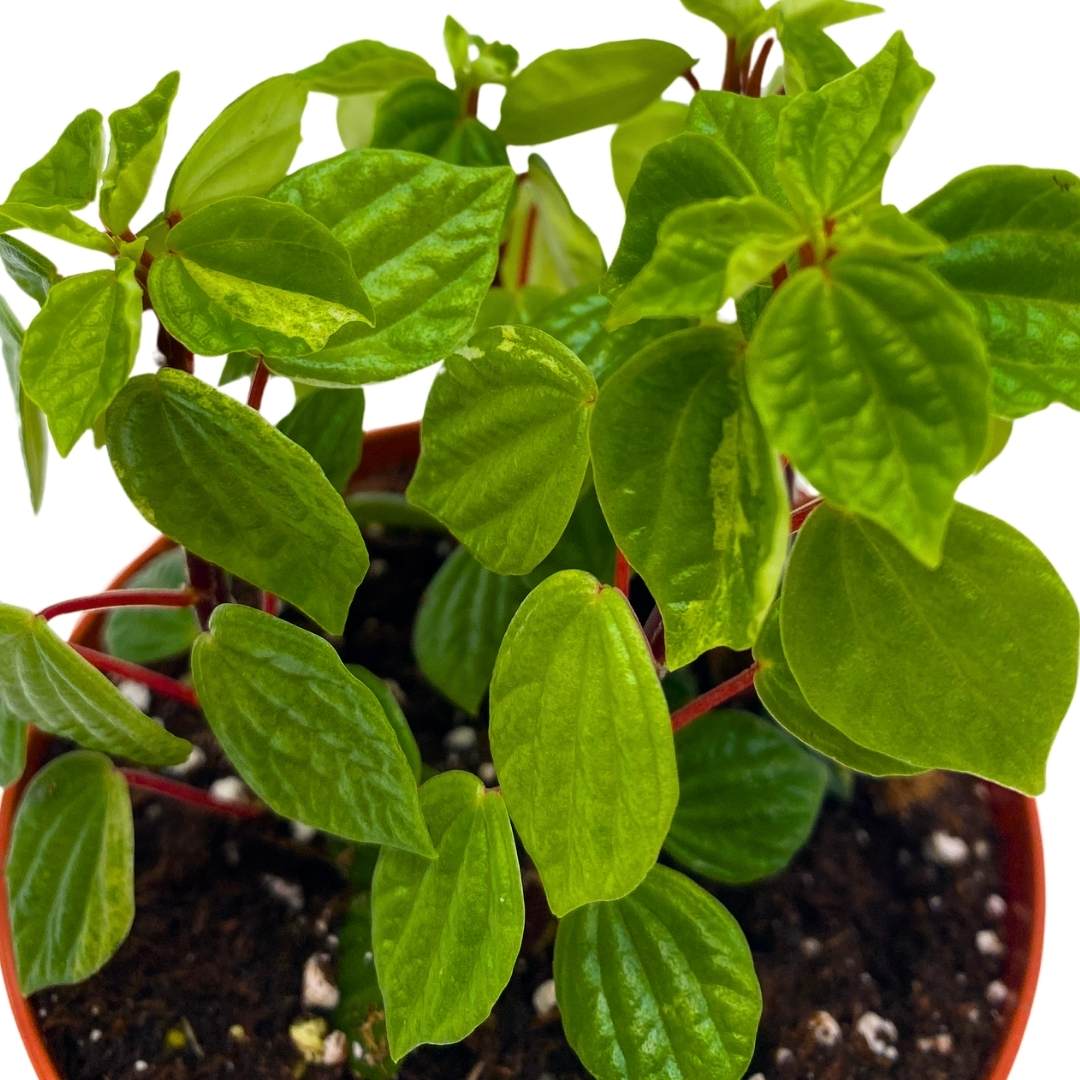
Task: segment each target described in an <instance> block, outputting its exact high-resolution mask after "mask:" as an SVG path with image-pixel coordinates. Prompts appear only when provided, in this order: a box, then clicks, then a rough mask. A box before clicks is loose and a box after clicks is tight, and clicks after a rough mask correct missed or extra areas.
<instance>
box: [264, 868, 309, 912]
mask: <svg viewBox="0 0 1080 1080" xmlns="http://www.w3.org/2000/svg"><path fill="white" fill-rule="evenodd" d="M262 883H263V885H265V886H266V891H267V892H268V893H269V894H270V895H271V896H272V897H273V898H274V899H275V900H277V901H279V902H280V903H282V904H284V905H285V906H286V907H287V908H289V910H290V911H303V909H304V889H303V886H302V885H299V884H297V883H296V882H295V881H286V880H285V879H284V878H282V877H278V876H277V874H263V876H262Z"/></svg>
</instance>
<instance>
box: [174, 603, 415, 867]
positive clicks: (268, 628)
mask: <svg viewBox="0 0 1080 1080" xmlns="http://www.w3.org/2000/svg"><path fill="white" fill-rule="evenodd" d="M191 670H192V673H193V674H194V676H195V686H196V689H197V690H198V693H199V701H200V702H201V704H202V707H203V710H204V711H205V713H206V719H207V721H208V722H209V724H210V727H211V728H212V729H213V732H214V735H215V736H216V737H217V739H218V741H219V742H220V743H221V745H222V748H223V749H224V751H225V753H226V754H227V755H228V757H229V760H230V761H231V762H232V763H233V765H235V766H236V769H237V771H238V772H239V773H240V775H241V776H242V777H243V779H244V782H245V783H247V784H248V786H249V787H251V789H252V790H253V791H254V792H255V793H256V794H257V795H258V796H259V797H260V798H261V799H263V800H264V801H265V802H266V803H267V804H268V805H269V806H270V807H272V808H273V809H274V810H276V811H277V812H278V813H279V814H282V815H283V816H285V817H289V818H293V819H294V820H296V821H302V822H303V823H304V824H306V825H311V826H314V827H315V828H317V829H322V830H324V831H325V832H329V833H333V834H335V835H337V836H343V837H345V838H346V839H349V840H357V841H361V842H364V843H371V844H389V845H390V846H392V847H401V848H404V849H405V850H408V851H413V852H417V853H418V854H419V855H422V856H424V857H430V855H431V854H432V848H431V842H430V840H429V839H428V834H427V829H426V827H425V826H424V822H423V818H422V817H421V816H420V804H419V801H418V799H417V794H416V778H415V776H414V774H413V771H412V767H411V766H410V764H409V762H408V760H407V759H406V757H405V754H404V752H403V751H402V749H401V745H400V744H399V742H398V737H397V735H396V734H395V732H394V729H393V727H392V726H391V723H390V721H389V720H388V719H387V717H386V714H385V713H384V711H383V707H382V705H380V704H379V701H378V700H377V699H376V697H375V696H374V694H372V693H371V691H370V690H368V688H367V687H366V686H364V684H363V683H362V682H361V681H360V680H359V679H357V678H355V677H354V676H353V675H351V674H350V673H349V671H348V669H347V668H346V667H345V665H344V664H343V663H342V662H341V660H340V659H338V656H337V653H335V652H334V650H333V647H332V646H331V645H330V643H329V642H327V641H326V640H324V639H323V638H321V637H318V636H317V635H315V634H312V633H309V632H308V631H307V630H303V629H301V628H300V627H298V626H293V625H292V624H291V623H287V622H285V621H284V620H282V619H277V618H274V617H273V616H272V615H267V614H265V613H263V612H261V611H256V610H255V609H254V608H248V607H240V606H238V605H236V604H225V605H223V606H221V607H218V608H216V609H215V610H214V614H213V616H212V618H211V620H210V630H209V632H208V633H206V634H203V635H202V636H201V637H200V638H199V639H198V640H197V641H196V642H195V647H194V649H193V650H192V654H191Z"/></svg>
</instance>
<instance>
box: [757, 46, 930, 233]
mask: <svg viewBox="0 0 1080 1080" xmlns="http://www.w3.org/2000/svg"><path fill="white" fill-rule="evenodd" d="M933 81H934V77H933V76H932V75H931V74H930V73H929V72H928V71H926V70H924V69H923V68H921V67H919V65H918V64H917V63H916V62H915V57H914V56H913V55H912V53H911V49H910V48H909V47H908V43H907V42H906V41H905V40H904V36H903V34H900V33H897V34H894V35H893V36H892V37H891V38H890V39H889V42H888V44H887V45H886V46H885V48H883V49H882V50H881V52H880V53H878V55H877V56H875V57H874V58H873V59H872V60H870V61H869V62H868V63H866V64H864V65H863V66H862V67H860V68H857V69H856V70H855V71H853V72H851V73H850V74H849V75H845V76H844V77H843V78H841V79H837V80H836V81H835V82H831V83H828V84H827V85H826V86H823V87H822V88H821V89H820V90H815V91H812V92H807V93H805V94H800V95H799V96H798V97H797V98H794V99H793V100H792V102H791V104H790V105H789V106H788V107H787V108H786V109H785V110H784V112H783V114H782V115H781V118H780V129H779V134H778V139H777V175H778V176H779V178H780V181H781V183H782V184H783V185H784V190H785V191H786V192H787V195H788V197H789V198H790V199H791V202H792V205H793V206H795V207H796V208H798V209H799V211H800V213H801V214H802V215H803V217H804V218H805V219H806V221H807V224H820V222H821V221H822V220H823V219H824V218H826V217H835V216H837V215H839V214H841V213H843V212H844V211H846V210H850V209H852V208H853V207H855V206H858V205H859V203H861V202H864V201H866V200H867V199H872V198H874V197H875V196H876V195H877V194H878V193H879V192H880V190H881V183H882V180H884V178H885V171H886V169H888V167H889V162H890V160H891V159H892V156H893V154H895V153H896V150H897V149H898V147H899V146H900V143H901V142H902V141H903V138H904V136H905V135H906V134H907V129H908V128H909V127H910V125H911V121H912V120H913V119H914V118H915V113H916V112H918V109H919V106H920V105H921V104H922V100H923V98H924V97H925V96H926V93H927V91H928V90H929V89H930V86H931V84H932V83H933Z"/></svg>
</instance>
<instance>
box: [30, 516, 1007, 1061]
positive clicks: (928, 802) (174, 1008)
mask: <svg viewBox="0 0 1080 1080" xmlns="http://www.w3.org/2000/svg"><path fill="white" fill-rule="evenodd" d="M367 538H368V546H369V548H370V550H371V555H372V566H371V571H370V572H369V575H368V578H367V579H366V581H365V582H364V584H363V585H362V587H361V589H360V592H359V593H358V596H357V603H356V605H355V607H354V614H353V617H352V618H351V619H350V622H349V625H348V627H347V629H346V633H345V637H344V640H343V641H342V642H340V643H339V644H340V646H341V649H342V652H343V655H344V656H345V658H346V659H347V660H350V661H356V662H359V663H363V664H365V665H366V666H368V667H369V668H371V669H372V670H373V671H375V672H377V673H378V674H379V675H381V676H383V677H385V678H388V679H391V680H393V683H394V684H396V686H397V688H398V689H399V690H400V692H401V694H400V696H401V699H402V702H403V705H404V708H405V712H406V714H407V715H408V717H409V719H410V721H411V722H412V724H413V726H414V729H415V730H416V733H417V738H418V741H419V743H420V746H421V750H422V752H423V755H424V759H425V761H427V762H430V763H433V764H439V765H441V766H442V767H446V768H464V769H470V770H473V771H476V772H477V773H478V774H479V775H481V776H482V777H484V778H485V779H487V780H488V781H489V782H491V772H490V757H489V755H488V752H487V742H486V738H485V729H486V723H485V722H484V720H483V718H481V720H480V722H479V723H478V724H477V725H476V726H475V727H473V726H472V724H471V722H470V721H469V719H468V718H467V717H465V716H464V715H463V714H461V713H459V712H457V711H456V710H454V709H453V708H452V707H451V706H449V705H448V704H447V703H446V702H445V701H444V700H443V699H442V698H441V697H440V696H439V695H438V694H437V693H436V692H435V691H434V690H433V689H432V688H431V687H429V686H428V685H427V683H426V682H425V681H424V679H423V678H422V677H421V675H420V673H419V671H418V670H417V668H416V666H415V663H414V661H413V660H412V653H411V649H410V647H409V640H410V627H411V621H412V614H413V612H414V611H415V608H416V604H417V601H418V599H419V596H420V594H421V592H422V591H423V588H424V587H425V585H426V584H427V582H428V581H429V580H430V579H431V577H432V575H433V573H434V572H435V570H436V569H437V567H438V565H439V564H440V562H441V561H442V559H443V558H445V556H446V554H447V552H448V551H449V545H448V543H447V542H446V541H441V540H438V539H436V538H433V537H432V536H431V535H425V534H413V533H405V532H395V533H385V534H384V533H382V532H381V531H380V530H377V529H376V530H371V531H369V532H368V537H367ZM391 566H392V567H393V573H388V570H389V568H390V567H391ZM174 673H175V672H174ZM153 711H154V713H155V715H158V716H160V717H161V718H162V719H164V720H165V721H166V722H167V723H168V725H169V726H170V728H171V729H172V730H174V731H177V732H178V733H182V734H185V735H188V736H189V737H191V738H193V740H194V741H195V742H196V743H197V745H198V746H199V747H200V748H201V750H202V751H203V753H204V755H205V761H204V762H202V763H201V764H199V765H198V766H197V767H195V768H194V769H192V770H191V771H190V773H189V774H188V775H186V776H185V777H184V779H185V781H187V782H189V783H194V784H197V785H199V786H207V785H209V784H210V783H211V782H212V781H213V780H214V779H216V778H220V777H221V776H223V775H227V774H228V772H229V769H228V765H227V763H226V762H225V761H224V759H223V758H222V756H221V753H220V750H219V749H218V748H217V746H216V745H215V743H214V741H213V739H212V737H211V736H210V735H209V733H208V732H207V731H206V729H205V728H204V727H203V725H202V723H201V721H200V720H199V718H198V717H196V716H194V715H192V714H190V713H185V712H184V711H183V710H181V709H179V708H178V707H177V706H175V705H173V704H172V703H169V702H157V701H155V702H154V710H153ZM985 795H986V791H985V787H984V786H983V785H981V784H980V783H978V782H977V781H972V780H969V779H966V778H962V777H953V776H944V775H933V776H930V777H924V778H919V779H915V780H911V781H896V782H888V783H873V782H867V781H860V782H858V783H857V784H856V785H855V789H854V793H853V794H852V796H851V798H850V799H847V800H841V799H835V798H830V799H829V801H828V802H827V804H826V806H825V809H824V810H823V813H822V816H821V820H820V822H819V824H818V827H817V831H816V834H815V836H814V838H813V840H812V841H811V842H810V844H809V845H808V846H807V848H806V849H805V850H804V851H803V852H802V853H801V854H800V855H799V856H798V857H797V858H796V859H795V860H794V862H793V863H792V865H791V866H790V867H788V869H787V870H786V871H785V872H784V873H782V874H781V875H779V876H778V877H776V878H774V879H772V880H770V881H768V882H764V883H759V884H758V885H756V886H754V887H750V888H738V889H734V888H718V887H713V886H709V885H708V883H707V882H702V884H705V885H706V886H707V887H710V888H712V891H713V892H714V893H716V895H717V896H718V897H719V898H720V899H721V900H722V901H723V902H724V903H725V904H726V905H727V906H728V907H729V908H730V909H731V910H732V912H733V913H734V914H735V915H736V917H737V918H738V919H739V922H740V923H741V924H742V926H743V928H744V930H745V932H746V934H747V937H748V939H749V941H750V945H751V947H752V949H753V951H754V956H755V961H756V965H757V970H758V974H759V976H760V979H761V984H762V990H763V993H764V998H765V1010H764V1017H763V1020H762V1026H761V1031H760V1035H759V1041H758V1050H757V1054H756V1056H755V1058H754V1061H753V1063H752V1065H751V1067H750V1070H749V1073H748V1076H751V1077H757V1074H760V1077H757V1080H761V1078H764V1080H879V1078H885V1077H889V1078H892V1080H981V1078H982V1076H983V1069H984V1068H985V1066H986V1063H987V1061H988V1059H989V1056H990V1054H991V1053H992V1050H993V1048H994V1046H995V1045H996V1043H997V1040H998V1036H999V1030H1000V1028H1001V1026H1002V1025H1003V1023H1004V1021H1005V1018H1006V1016H1007V1014H1008V1012H1009V1010H1010V1009H1011V1007H1012V1001H1011V998H1010V996H1009V994H1008V992H1007V991H1006V990H1005V988H1004V986H1003V985H1002V984H1001V982H1000V981H998V980H999V979H1000V977H1001V972H1002V970H1003V966H1004V959H1003V955H1002V949H1003V947H1004V946H1003V944H1002V940H1003V936H999V934H1003V932H1002V926H1003V921H1004V915H1005V910H1004V905H1003V902H1002V901H1001V899H1000V897H999V896H998V892H997V889H998V879H997V871H996V851H995V841H994V834H993V830H992V826H991V820H990V814H989V809H988V806H987V804H986V799H985ZM135 821H136V902H137V914H136V918H135V924H134V927H133V929H132V932H131V935H130V937H129V938H128V940H127V942H126V943H125V944H124V945H123V946H122V948H121V949H120V951H119V953H118V954H117V956H116V957H115V958H114V959H113V960H112V961H111V962H110V963H109V964H108V965H107V966H106V968H105V969H104V970H103V971H102V972H101V973H100V974H98V975H97V976H95V977H94V978H92V979H90V980H88V981H87V982H85V983H82V984H81V985H79V986H74V987H66V988H59V989H56V990H51V991H44V992H42V993H40V994H37V995H35V996H34V998H33V1006H34V1008H35V1009H36V1010H37V1013H38V1017H39V1023H40V1025H41V1028H42V1030H43V1032H44V1034H45V1038H46V1040H47V1043H48V1046H49V1049H50V1052H51V1054H52V1055H53V1060H54V1061H55V1062H56V1064H57V1066H58V1068H59V1070H60V1073H61V1075H62V1076H63V1077H65V1080H127V1078H129V1077H147V1078H151V1080H223V1078H235V1080H292V1078H295V1077H297V1076H300V1075H303V1076H306V1077H307V1078H308V1080H330V1078H334V1080H344V1078H345V1077H347V1076H348V1075H349V1073H348V1068H347V1066H337V1067H324V1066H308V1067H307V1071H306V1072H304V1071H303V1067H302V1065H301V1064H300V1055H299V1053H298V1051H297V1050H296V1048H295V1047H294V1045H293V1044H292V1041H291V1039H290V1035H289V1028H290V1025H291V1024H292V1023H293V1022H294V1021H295V1020H297V1019H298V1018H301V1017H303V1016H305V1015H307V1016H313V1015H317V1014H315V1013H310V1012H309V1013H305V1012H304V1009H303V1006H302V1002H301V980H302V972H303V969H304V965H305V963H306V962H307V960H308V959H309V957H311V956H312V955H313V954H317V953H319V954H329V956H330V957H333V955H334V952H335V948H336V945H337V939H336V936H335V931H336V929H337V927H338V925H339V924H340V920H341V918H342V914H343V912H344V910H345V907H346V904H347V901H348V887H347V885H346V882H345V878H344V876H343V874H342V872H341V870H340V869H339V866H338V864H337V863H336V862H335V861H334V859H333V858H331V856H330V854H329V852H328V850H327V849H326V847H325V844H324V842H323V841H322V840H321V839H318V838H316V839H315V840H312V841H309V840H307V839H306V838H303V837H301V838H300V839H298V838H297V836H296V835H295V834H294V833H293V831H292V830H291V829H290V828H289V826H288V825H286V824H285V823H283V822H279V821H275V820H273V819H269V818H268V819H262V820H260V821H257V822H238V821H226V820H222V819H219V818H216V817H210V816H207V815H205V814H201V813H199V812H197V811H191V810H188V809H186V808H184V807H181V806H178V805H177V804H175V803H171V802H168V801H165V800H162V799H159V798H157V797H155V796H150V795H146V794H143V793H136V794H135ZM522 865H523V867H524V872H525V887H526V909H527V917H526V932H525V943H524V947H523V950H522V955H521V958H520V960H519V962H518V966H517V969H516V971H515V973H514V975H513V978H512V979H511V982H510V985H509V987H508V988H507V990H506V991H505V992H504V993H503V995H502V997H501V998H500V1000H499V1003H498V1004H497V1006H496V1008H495V1011H494V1013H493V1015H492V1017H491V1018H490V1019H489V1020H488V1021H487V1022H486V1023H485V1024H483V1025H481V1027H480V1028H479V1029H478V1030H477V1031H476V1032H474V1033H473V1034H472V1035H471V1036H470V1037H469V1038H468V1039H466V1040H465V1042H463V1043H461V1044H459V1045H457V1046H452V1047H422V1048H420V1049H419V1050H417V1051H415V1052H414V1053H413V1054H411V1055H410V1056H409V1057H408V1059H407V1060H406V1061H405V1062H404V1064H403V1066H402V1068H401V1073H400V1076H401V1077H402V1080H441V1078H453V1080H507V1078H511V1077H520V1078H523V1080H541V1078H543V1080H577V1078H585V1077H587V1075H588V1074H587V1073H586V1072H585V1070H584V1069H583V1068H582V1066H581V1064H580V1063H579V1062H578V1060H577V1058H576V1057H575V1055H574V1054H573V1052H572V1051H571V1050H570V1048H569V1047H568V1046H567V1044H566V1042H565V1040H564V1039H563V1037H562V1031H561V1027H560V1024H559V1019H558V1013H557V1011H550V1012H547V1013H544V1014H542V1015H541V1014H539V1013H538V1002H537V1001H536V998H535V995H536V991H537V990H538V989H539V988H541V987H542V986H543V984H544V983H545V982H546V981H547V980H548V979H550V978H551V950H552V943H553V940H554V929H555V924H554V920H553V919H552V917H551V915H550V913H549V912H548V910H547V907H546V905H545V903H544V899H543V893H542V891H541V890H540V888H539V883H538V880H537V878H536V875H535V872H534V871H533V870H532V868H531V867H530V866H529V864H528V862H527V860H525V858H524V855H523V862H522ZM541 999H542V993H541ZM347 1034H349V1035H350V1037H353V1036H355V1033H347ZM701 1080H709V1078H705V1077H703V1078H701Z"/></svg>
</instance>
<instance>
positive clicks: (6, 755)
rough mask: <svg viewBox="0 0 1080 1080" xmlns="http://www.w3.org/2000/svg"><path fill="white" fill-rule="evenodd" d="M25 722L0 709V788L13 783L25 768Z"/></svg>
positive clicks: (26, 734)
mask: <svg viewBox="0 0 1080 1080" xmlns="http://www.w3.org/2000/svg"><path fill="white" fill-rule="evenodd" d="M28 734H29V732H28V729H27V726H26V724H25V723H24V722H23V721H22V720H19V719H18V718H17V717H15V716H12V715H11V714H9V713H8V712H7V711H6V710H0V788H3V787H7V786H8V784H14V783H15V781H16V780H18V779H19V777H20V776H22V774H23V769H25V768H26V739H27V736H28Z"/></svg>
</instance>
